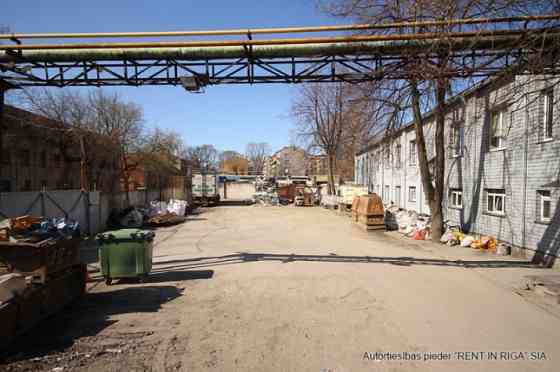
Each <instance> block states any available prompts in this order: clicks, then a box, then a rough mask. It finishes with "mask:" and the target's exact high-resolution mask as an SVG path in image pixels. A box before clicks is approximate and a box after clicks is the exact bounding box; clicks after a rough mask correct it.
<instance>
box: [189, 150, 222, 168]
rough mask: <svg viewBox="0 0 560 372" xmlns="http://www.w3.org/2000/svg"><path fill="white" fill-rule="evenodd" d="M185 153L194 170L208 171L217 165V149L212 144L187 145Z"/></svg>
mask: <svg viewBox="0 0 560 372" xmlns="http://www.w3.org/2000/svg"><path fill="white" fill-rule="evenodd" d="M185 154H186V158H187V159H188V160H189V161H190V163H191V164H192V167H193V169H195V170H199V171H202V172H208V171H213V170H215V169H216V168H217V167H218V151H217V150H216V149H215V148H214V146H212V145H201V146H194V147H188V148H187V150H186V152H185Z"/></svg>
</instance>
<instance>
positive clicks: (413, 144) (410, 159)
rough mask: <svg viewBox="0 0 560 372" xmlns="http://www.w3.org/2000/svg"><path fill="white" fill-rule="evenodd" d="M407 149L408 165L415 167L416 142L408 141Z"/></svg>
mask: <svg viewBox="0 0 560 372" xmlns="http://www.w3.org/2000/svg"><path fill="white" fill-rule="evenodd" d="M408 147H409V149H408V164H410V165H416V141H415V140H412V141H410V142H409V146H408Z"/></svg>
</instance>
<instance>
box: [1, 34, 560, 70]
mask: <svg viewBox="0 0 560 372" xmlns="http://www.w3.org/2000/svg"><path fill="white" fill-rule="evenodd" d="M462 34H466V33H462ZM530 35H531V37H532V39H531V40H533V43H534V45H535V46H539V47H543V46H547V45H551V44H552V43H553V42H558V41H560V30H547V31H546V32H534V33H530ZM398 36H399V37H395V38H372V39H370V38H369V37H366V38H343V39H339V38H334V39H333V38H327V39H325V40H320V41H321V42H317V40H316V39H313V40H315V42H310V41H309V39H299V40H296V39H280V40H275V41H274V43H273V44H267V42H269V41H266V40H259V41H260V42H262V43H251V44H248V41H244V42H233V43H226V44H223V43H208V42H203V43H194V44H192V43H165V44H171V45H166V46H163V45H162V44H153V43H125V44H124V45H123V44H121V43H116V45H112V46H111V47H107V46H106V45H104V46H103V47H101V46H96V47H91V48H90V47H87V48H86V47H83V48H81V47H75V48H71V49H66V48H64V49H49V48H39V47H37V48H33V49H20V51H12V50H11V46H5V45H2V46H0V50H2V49H4V52H0V63H8V62H20V63H26V62H27V63H33V62H72V61H81V60H90V61H93V60H95V61H112V60H123V59H127V60H137V61H140V60H157V59H164V58H174V59H181V60H206V59H227V58H244V57H247V55H248V52H249V51H248V48H247V47H248V46H250V47H251V49H250V54H251V55H252V56H253V57H255V58H289V57H312V56H320V55H321V56H334V55H363V54H368V55H372V54H382V55H394V56H404V55H406V54H407V53H409V52H411V51H418V50H426V51H428V50H430V48H431V47H436V46H437V45H439V44H442V45H445V46H446V48H451V49H452V50H454V51H456V52H459V51H471V50H477V49H478V50H500V49H506V48H507V49H511V48H514V47H515V46H516V45H518V43H519V41H520V40H521V39H520V38H522V37H527V32H524V33H510V32H507V33H506V32H503V33H500V34H498V35H495V34H486V36H484V35H481V34H477V35H476V37H475V35H474V34H472V33H469V35H468V36H467V37H458V36H459V35H454V36H453V37H450V38H448V37H441V36H442V35H439V36H440V37H433V35H432V38H422V37H420V38H419V39H415V38H413V37H410V35H398ZM420 36H422V35H420ZM362 40H363V41H362ZM369 40H375V41H369ZM250 41H251V40H250ZM252 42H255V40H252ZM524 45H525V46H530V43H528V42H527V41H524ZM16 47H17V46H16Z"/></svg>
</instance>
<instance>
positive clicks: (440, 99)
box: [430, 79, 447, 242]
mask: <svg viewBox="0 0 560 372" xmlns="http://www.w3.org/2000/svg"><path fill="white" fill-rule="evenodd" d="M446 85H447V82H446V81H445V80H444V79H439V80H438V81H437V82H436V105H437V106H436V133H435V145H436V149H435V150H436V158H435V163H434V181H435V189H434V196H433V198H432V199H431V200H430V212H431V214H432V239H433V240H434V241H436V242H439V239H440V238H441V235H442V234H443V208H442V202H443V193H444V181H445V180H444V178H445V139H444V129H445V91H446Z"/></svg>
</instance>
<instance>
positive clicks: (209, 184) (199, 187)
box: [192, 173, 220, 206]
mask: <svg viewBox="0 0 560 372" xmlns="http://www.w3.org/2000/svg"><path fill="white" fill-rule="evenodd" d="M218 180H219V179H218V175H217V174H215V173H214V174H207V173H195V174H193V179H192V195H193V202H194V204H196V205H204V206H206V205H208V204H214V205H215V204H218V202H219V201H220V192H219V187H218Z"/></svg>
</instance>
